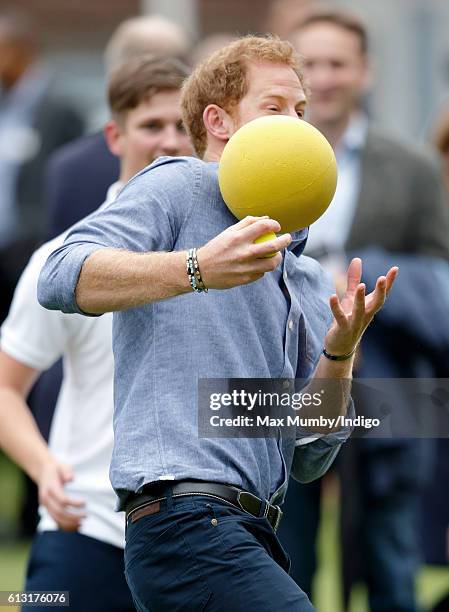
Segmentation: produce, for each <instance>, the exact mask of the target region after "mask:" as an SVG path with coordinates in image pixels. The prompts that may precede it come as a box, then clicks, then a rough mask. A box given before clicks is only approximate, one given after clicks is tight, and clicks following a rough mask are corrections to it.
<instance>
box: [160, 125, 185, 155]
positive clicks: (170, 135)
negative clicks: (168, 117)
mask: <svg viewBox="0 0 449 612" xmlns="http://www.w3.org/2000/svg"><path fill="white" fill-rule="evenodd" d="M182 137H183V134H182V132H181V131H180V130H179V129H178V127H177V126H175V125H167V126H166V127H165V129H164V132H163V134H162V140H161V149H163V151H164V152H166V153H169V154H172V153H176V152H177V151H178V150H179V148H180V146H181V139H182Z"/></svg>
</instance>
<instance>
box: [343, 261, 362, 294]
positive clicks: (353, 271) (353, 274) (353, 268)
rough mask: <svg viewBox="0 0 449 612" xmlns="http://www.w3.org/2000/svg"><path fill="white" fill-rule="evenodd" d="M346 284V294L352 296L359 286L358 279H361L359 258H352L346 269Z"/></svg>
mask: <svg viewBox="0 0 449 612" xmlns="http://www.w3.org/2000/svg"><path fill="white" fill-rule="evenodd" d="M347 277H348V284H347V288H346V293H348V294H350V295H354V293H355V292H356V291H357V287H358V286H359V285H360V279H361V278H362V260H361V259H360V257H354V259H352V260H351V263H350V264H349V267H348V273H347Z"/></svg>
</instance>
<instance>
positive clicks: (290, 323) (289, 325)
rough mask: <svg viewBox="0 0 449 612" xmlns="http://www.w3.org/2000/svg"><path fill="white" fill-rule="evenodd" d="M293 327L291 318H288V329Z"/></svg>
mask: <svg viewBox="0 0 449 612" xmlns="http://www.w3.org/2000/svg"><path fill="white" fill-rule="evenodd" d="M294 327H295V324H294V323H293V321H292V319H290V321H289V322H288V329H289V330H290V331H292V330H293V328H294Z"/></svg>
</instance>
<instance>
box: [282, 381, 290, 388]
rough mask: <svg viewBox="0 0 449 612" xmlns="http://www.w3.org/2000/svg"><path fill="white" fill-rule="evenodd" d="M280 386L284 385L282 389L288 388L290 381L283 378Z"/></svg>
mask: <svg viewBox="0 0 449 612" xmlns="http://www.w3.org/2000/svg"><path fill="white" fill-rule="evenodd" d="M282 386H283V387H284V389H290V386H291V383H290V381H289V380H284V382H283V384H282Z"/></svg>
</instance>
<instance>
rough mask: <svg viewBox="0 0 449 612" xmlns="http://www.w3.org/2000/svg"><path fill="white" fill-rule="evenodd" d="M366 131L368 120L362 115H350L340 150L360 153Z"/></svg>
mask: <svg viewBox="0 0 449 612" xmlns="http://www.w3.org/2000/svg"><path fill="white" fill-rule="evenodd" d="M367 131H368V119H367V117H366V115H364V114H363V113H355V114H354V115H352V117H351V119H350V121H349V124H348V127H347V128H346V131H345V133H344V134H343V138H342V139H341V144H340V146H339V149H340V150H346V151H355V152H357V151H360V150H361V149H362V148H363V147H364V145H365V142H366V134H367Z"/></svg>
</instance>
